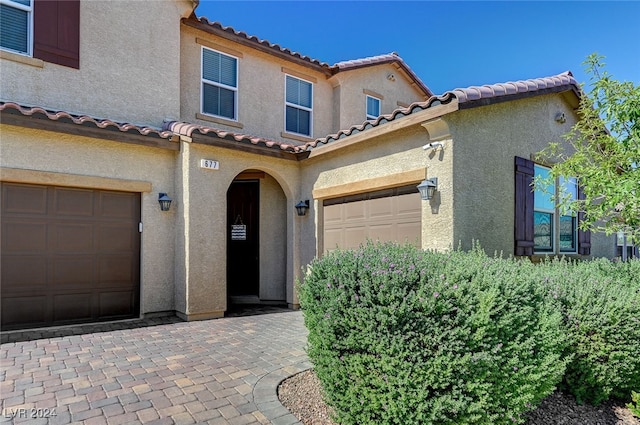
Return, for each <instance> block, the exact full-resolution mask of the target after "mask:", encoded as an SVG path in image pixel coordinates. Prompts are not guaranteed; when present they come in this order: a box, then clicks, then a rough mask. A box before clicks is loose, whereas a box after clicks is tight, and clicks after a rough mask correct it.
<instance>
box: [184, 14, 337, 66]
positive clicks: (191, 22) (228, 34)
mask: <svg viewBox="0 0 640 425" xmlns="http://www.w3.org/2000/svg"><path fill="white" fill-rule="evenodd" d="M182 23H183V24H185V25H187V26H189V27H192V28H195V29H198V30H201V31H204V32H206V33H208V34H213V35H215V36H218V37H221V38H224V39H226V40H229V41H232V42H234V43H238V44H241V45H243V46H245V47H249V48H251V49H255V50H259V51H261V52H263V53H267V54H269V55H272V56H276V57H278V58H280V59H283V60H286V61H288V62H292V63H295V64H297V65H301V66H304V67H307V68H311V69H313V70H314V71H318V72H321V73H323V74H324V75H325V76H327V77H330V76H331V75H332V74H331V69H330V68H329V66H328V65H323V64H321V63H317V62H315V61H311V60H310V59H305V58H304V57H302V56H296V55H295V54H291V53H287V52H285V51H283V50H281V49H280V48H278V47H275V46H269V45H265V44H263V43H260V42H259V41H258V40H257V39H255V37H253V38H252V37H248V36H242V35H239V34H235V33H234V32H233V30H232V29H230V28H228V30H225V29H223V28H222V27H220V28H218V26H216V25H213V24H207V23H204V22H202V21H201V20H200V19H198V18H197V17H196V16H195V14H192V15H191V16H189V17H188V18H182Z"/></svg>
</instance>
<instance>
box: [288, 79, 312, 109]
mask: <svg viewBox="0 0 640 425" xmlns="http://www.w3.org/2000/svg"><path fill="white" fill-rule="evenodd" d="M286 99H287V102H288V103H294V104H296V105H300V106H304V107H306V108H311V105H312V93H311V83H307V82H306V81H302V80H299V79H297V78H294V77H291V76H289V75H287V78H286Z"/></svg>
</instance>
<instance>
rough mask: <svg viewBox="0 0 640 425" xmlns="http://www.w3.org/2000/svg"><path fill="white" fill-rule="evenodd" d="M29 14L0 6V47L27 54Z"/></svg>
mask: <svg viewBox="0 0 640 425" xmlns="http://www.w3.org/2000/svg"><path fill="white" fill-rule="evenodd" d="M28 32H29V12H26V11H24V10H19V9H15V8H13V7H10V6H7V5H4V4H2V5H0V46H2V47H3V48H5V49H11V50H15V51H16V52H21V53H28V52H29V46H28V44H27V43H28Z"/></svg>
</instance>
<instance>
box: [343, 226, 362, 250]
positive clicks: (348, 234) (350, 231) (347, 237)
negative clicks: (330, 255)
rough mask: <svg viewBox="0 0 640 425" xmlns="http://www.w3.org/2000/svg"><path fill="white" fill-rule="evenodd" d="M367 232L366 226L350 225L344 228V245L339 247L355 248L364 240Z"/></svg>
mask: <svg viewBox="0 0 640 425" xmlns="http://www.w3.org/2000/svg"><path fill="white" fill-rule="evenodd" d="M366 234H367V229H366V227H364V226H362V227H352V228H347V229H345V230H344V246H340V248H346V249H350V248H357V247H359V246H360V244H361V243H362V241H363V240H365V237H366Z"/></svg>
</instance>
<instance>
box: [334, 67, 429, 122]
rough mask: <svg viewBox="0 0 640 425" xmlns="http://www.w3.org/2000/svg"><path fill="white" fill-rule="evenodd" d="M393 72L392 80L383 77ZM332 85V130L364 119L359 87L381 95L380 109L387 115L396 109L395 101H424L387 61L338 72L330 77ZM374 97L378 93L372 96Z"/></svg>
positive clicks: (363, 98) (364, 109) (364, 106)
mask: <svg viewBox="0 0 640 425" xmlns="http://www.w3.org/2000/svg"><path fill="white" fill-rule="evenodd" d="M389 75H393V76H394V77H395V78H394V79H389V78H387V77H388V76H389ZM329 81H331V83H332V85H333V86H334V87H335V88H334V95H335V96H336V97H337V98H338V99H337V102H335V101H334V105H335V106H334V108H337V109H336V110H334V125H333V127H334V131H337V130H343V129H348V128H349V127H351V126H352V125H356V124H362V123H363V122H364V121H366V97H367V94H366V93H364V92H363V90H368V91H372V92H375V94H378V95H380V96H381V97H382V99H381V101H380V112H381V113H382V114H383V115H385V114H390V113H391V112H393V111H394V110H396V109H398V108H399V106H398V102H400V103H401V104H407V105H408V104H411V103H413V102H418V101H422V100H424V95H423V94H422V92H420V91H418V90H417V89H416V88H415V87H413V86H412V85H411V83H410V81H409V80H408V79H407V78H406V77H405V76H404V75H403V73H402V71H400V70H398V69H396V68H395V67H394V66H393V65H391V64H381V65H377V66H369V67H366V68H357V69H352V70H348V71H342V72H339V73H338V74H336V75H334V76H333V77H331V78H330V80H329ZM374 97H378V96H374Z"/></svg>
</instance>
